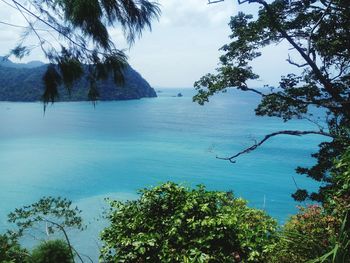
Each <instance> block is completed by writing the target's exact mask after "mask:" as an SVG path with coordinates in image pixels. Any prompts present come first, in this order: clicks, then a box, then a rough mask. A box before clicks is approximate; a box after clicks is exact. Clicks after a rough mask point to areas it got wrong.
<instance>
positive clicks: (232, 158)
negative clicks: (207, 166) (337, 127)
mask: <svg viewBox="0 0 350 263" xmlns="http://www.w3.org/2000/svg"><path fill="white" fill-rule="evenodd" d="M308 134H316V135H322V136H327V137H331V138H333V136H332V135H331V134H330V133H327V132H324V131H298V130H284V131H278V132H273V133H270V134H267V135H265V137H264V138H263V139H262V140H261V141H259V142H255V144H254V145H252V146H250V147H249V148H246V149H244V150H243V151H240V152H239V153H237V154H235V155H232V156H230V157H218V156H216V158H217V159H220V160H226V161H230V162H231V163H235V162H236V161H235V159H236V158H237V157H238V156H240V155H242V154H246V153H249V152H251V151H253V150H255V149H256V148H258V147H259V146H261V145H262V144H263V143H265V142H266V141H267V140H269V139H271V138H272V137H275V136H278V135H292V136H302V135H308Z"/></svg>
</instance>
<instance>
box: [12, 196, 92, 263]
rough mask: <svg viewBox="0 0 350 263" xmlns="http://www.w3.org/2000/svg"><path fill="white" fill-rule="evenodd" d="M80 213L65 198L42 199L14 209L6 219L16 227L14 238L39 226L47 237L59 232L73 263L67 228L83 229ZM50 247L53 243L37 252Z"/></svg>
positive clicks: (72, 252) (72, 251)
mask: <svg viewBox="0 0 350 263" xmlns="http://www.w3.org/2000/svg"><path fill="white" fill-rule="evenodd" d="M80 213H81V211H80V210H79V209H78V208H77V207H72V202H71V201H69V200H67V199H65V198H61V197H57V198H54V197H43V198H41V199H40V200H39V201H38V202H35V203H33V204H31V205H28V206H24V207H22V208H17V209H15V211H14V212H12V213H10V214H9V215H8V218H9V222H11V223H16V225H17V227H18V230H17V231H16V232H13V233H12V235H13V236H15V237H19V236H22V235H23V234H24V232H25V231H26V230H28V229H33V228H34V227H37V226H39V225H40V224H41V225H42V227H44V228H45V229H46V232H47V234H48V235H49V234H54V233H55V232H57V231H58V232H61V233H62V234H63V235H64V237H65V241H66V245H67V246H68V248H69V255H70V258H71V260H72V261H73V262H74V254H75V250H74V249H73V247H72V246H71V244H70V240H69V237H68V233H67V228H75V229H78V230H84V229H85V226H84V225H83V220H82V217H81V216H80ZM51 245H52V246H53V247H55V243H48V244H47V246H45V245H44V246H43V247H42V248H39V250H38V251H39V252H40V251H45V249H46V248H48V249H49V248H50V247H51ZM39 252H38V253H39ZM40 253H41V252H40ZM78 257H79V254H78Z"/></svg>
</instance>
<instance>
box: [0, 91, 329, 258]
mask: <svg viewBox="0 0 350 263" xmlns="http://www.w3.org/2000/svg"><path fill="white" fill-rule="evenodd" d="M157 93H158V97H157V98H147V99H141V100H128V101H110V102H97V104H96V105H95V106H94V105H93V104H92V103H90V102H62V103H55V104H53V105H49V106H48V107H47V109H46V111H45V112H44V110H43V104H42V103H40V102H36V103H11V102H0V200H1V201H0V233H1V232H5V230H6V229H8V228H11V227H13V226H12V225H9V223H8V222H7V214H8V213H9V212H11V211H12V210H14V209H15V208H16V207H21V206H23V205H27V204H31V203H33V202H35V201H37V200H38V199H39V198H40V197H43V196H55V197H57V196H62V197H66V198H69V199H70V200H72V201H73V202H74V204H75V205H77V206H78V207H79V208H80V209H81V210H82V211H83V212H82V213H83V217H84V219H85V223H86V224H87V230H86V231H84V232H83V233H75V234H74V235H73V237H72V240H73V243H74V242H75V244H76V248H77V250H79V251H81V253H82V254H87V255H89V256H90V257H91V258H92V259H93V260H94V261H97V257H98V250H99V247H100V243H99V232H100V231H101V230H102V228H103V226H105V225H106V224H108V222H105V221H104V219H103V215H102V214H103V211H104V210H105V209H106V208H107V207H108V205H107V203H106V201H105V198H106V197H110V198H112V199H118V200H132V199H136V198H137V197H138V190H139V189H143V188H149V187H153V186H156V185H159V184H161V183H164V182H167V181H173V182H176V183H179V184H182V185H185V186H188V187H195V186H196V185H199V184H202V185H205V186H206V187H207V189H209V190H218V191H233V192H234V194H235V196H236V197H242V198H245V199H247V200H248V202H249V206H251V207H256V208H259V209H263V210H265V211H266V212H267V213H269V214H270V215H271V216H273V217H275V218H276V219H277V220H278V222H279V223H280V224H283V223H284V222H285V221H286V220H287V219H288V217H289V216H290V215H291V214H293V213H296V211H297V206H298V205H304V204H300V203H297V202H295V201H293V199H292V197H291V194H292V193H293V192H295V190H296V189H297V188H307V189H309V190H313V189H314V190H315V189H317V187H318V185H317V184H316V183H315V182H314V181H312V180H311V179H309V178H306V177H305V176H303V175H298V174H296V173H295V168H296V167H297V166H305V167H308V166H311V165H313V164H314V163H315V160H314V159H313V158H312V157H311V156H310V154H311V153H313V152H316V151H317V149H318V144H319V143H320V142H322V141H324V140H325V139H324V138H322V137H319V136H315V135H312V136H302V137H295V136H286V135H284V136H283V135H281V136H277V137H274V138H271V139H270V140H269V141H267V142H266V143H264V144H263V145H262V146H261V147H259V148H257V149H256V150H254V151H252V152H250V153H248V154H244V155H241V156H240V157H238V158H237V159H236V163H230V162H229V161H225V160H220V159H218V158H217V157H228V156H231V155H234V154H236V153H237V152H240V151H242V150H243V149H245V148H247V147H249V146H251V145H253V144H254V143H255V142H256V141H259V140H261V139H262V138H263V137H264V135H266V134H268V133H271V132H275V131H279V130H285V129H300V130H302V129H308V130H309V129H315V128H317V127H315V124H313V123H312V122H310V121H305V120H292V121H289V122H286V123H285V122H283V121H282V120H281V119H279V118H274V117H259V116H255V113H254V109H255V108H256V106H257V104H258V103H259V100H260V98H259V97H258V96H257V95H255V94H253V93H248V92H240V91H235V90H232V91H229V92H226V93H222V94H217V95H215V96H213V97H212V98H211V99H210V101H209V102H208V103H206V104H205V105H204V106H201V105H198V104H197V103H194V102H192V97H193V95H194V94H195V90H194V89H191V88H188V89H180V88H173V89H164V88H162V89H157ZM178 93H181V94H182V95H183V96H182V97H177V94H178ZM34 243H35V242H34V241H28V240H27V241H24V244H25V245H27V246H31V245H32V244H34Z"/></svg>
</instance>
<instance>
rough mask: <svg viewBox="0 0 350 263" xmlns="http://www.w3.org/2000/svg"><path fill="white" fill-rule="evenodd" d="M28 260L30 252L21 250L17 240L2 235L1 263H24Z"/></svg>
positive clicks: (0, 239) (0, 240)
mask: <svg viewBox="0 0 350 263" xmlns="http://www.w3.org/2000/svg"><path fill="white" fill-rule="evenodd" d="M27 258H28V251H27V250H25V249H23V248H21V246H20V245H19V244H18V242H17V240H16V239H15V238H10V237H9V236H8V235H0V262H2V263H5V262H11V263H22V262H25V261H26V259H27Z"/></svg>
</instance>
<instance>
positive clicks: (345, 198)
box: [0, 149, 350, 263]
mask: <svg viewBox="0 0 350 263" xmlns="http://www.w3.org/2000/svg"><path fill="white" fill-rule="evenodd" d="M331 178H332V180H333V182H334V184H335V185H336V186H337V187H334V188H333V189H332V190H329V191H328V192H327V195H326V201H325V202H324V205H323V206H321V205H312V206H308V207H302V208H300V212H299V213H298V214H296V215H294V216H292V217H291V218H290V219H289V220H288V221H287V223H286V224H285V225H284V226H280V227H279V226H277V223H276V221H275V220H274V219H272V218H271V217H269V216H268V215H267V214H266V213H265V212H264V211H261V210H258V209H254V208H249V207H248V206H247V202H246V201H244V200H242V199H240V198H235V197H234V196H233V194H232V193H231V192H228V193H226V192H217V191H208V190H206V189H205V187H204V186H199V187H197V188H195V189H191V188H186V187H183V186H180V185H177V184H174V183H170V182H169V183H165V184H163V185H160V186H157V187H154V188H152V189H143V190H141V191H140V194H141V196H140V198H139V199H137V200H133V201H125V202H120V201H110V210H109V211H108V212H107V216H106V218H107V220H108V222H109V225H108V226H107V227H106V228H105V229H104V230H103V231H102V233H101V241H102V244H103V246H102V248H101V255H100V260H101V262H191V263H192V262H198V263H199V262H208V263H209V262H272V263H277V262H278V263H299V262H300V263H302V262H315V263H316V262H336V263H347V262H348V260H349V259H350V241H349V240H350V238H349V237H350V224H349V210H350V205H349V204H350V202H349V196H350V195H349V187H350V149H349V150H348V151H347V152H346V154H344V155H343V156H342V158H340V159H339V160H337V161H336V164H335V166H334V170H333V172H332V176H331ZM9 219H10V221H11V222H15V223H16V224H17V226H18V231H15V232H11V236H10V237H11V238H10V237H9V236H8V235H3V236H2V237H1V239H0V245H1V246H0V257H1V260H2V262H72V261H74V260H73V258H74V259H76V262H77V261H83V262H84V259H83V258H82V257H81V256H80V255H79V252H77V251H76V250H75V249H74V248H73V247H72V245H71V243H70V240H69V232H68V231H67V230H68V229H69V228H70V227H74V228H78V229H81V230H83V229H84V227H83V223H82V221H81V217H80V211H79V209H78V208H75V207H73V206H72V203H71V202H70V201H68V200H66V199H60V198H58V199H56V198H43V199H41V200H39V201H38V202H37V203H34V204H32V205H30V206H25V207H23V208H20V209H16V210H15V212H14V213H11V214H10V215H9ZM40 223H41V224H42V223H46V224H48V225H47V228H48V229H49V230H48V231H50V232H54V231H55V230H56V231H60V232H62V231H63V232H64V233H65V237H66V239H65V240H64V241H49V242H44V243H40V244H39V245H38V246H37V247H36V248H35V249H34V250H33V251H32V252H30V251H27V250H25V249H22V248H21V247H20V246H19V244H18V241H17V240H18V238H19V236H20V235H23V234H24V233H25V230H28V229H30V228H32V227H34V226H36V225H37V224H40ZM59 251H61V252H59ZM62 251H63V252H62ZM48 255H57V256H58V257H60V258H59V259H58V261H54V260H53V259H54V257H53V256H52V257H51V256H49V257H50V259H52V260H53V261H47V259H45V258H47V257H48ZM39 259H40V260H42V261H40V260H39ZM63 259H64V261H62V260H63ZM33 260H34V261H33ZM45 260H46V261H45ZM60 260H61V261H60Z"/></svg>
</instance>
